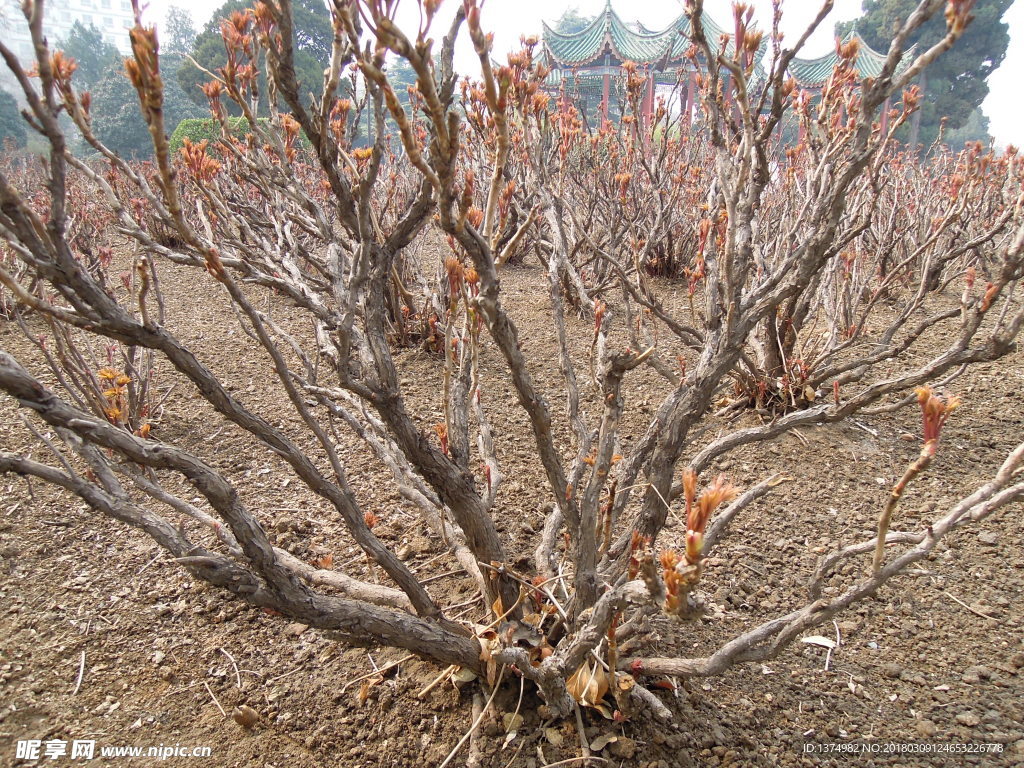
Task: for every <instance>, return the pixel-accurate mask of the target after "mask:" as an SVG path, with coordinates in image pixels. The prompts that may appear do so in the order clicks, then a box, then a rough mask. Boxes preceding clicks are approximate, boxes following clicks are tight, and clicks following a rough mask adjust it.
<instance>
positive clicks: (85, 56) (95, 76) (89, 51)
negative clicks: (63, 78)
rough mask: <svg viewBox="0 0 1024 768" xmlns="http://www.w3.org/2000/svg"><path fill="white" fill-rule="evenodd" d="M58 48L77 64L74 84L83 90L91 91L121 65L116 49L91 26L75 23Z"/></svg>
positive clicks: (119, 55)
mask: <svg viewBox="0 0 1024 768" xmlns="http://www.w3.org/2000/svg"><path fill="white" fill-rule="evenodd" d="M58 47H59V48H60V49H62V50H63V51H64V53H66V54H67V55H68V56H70V57H71V58H73V59H74V60H75V61H76V62H77V64H78V66H77V67H76V68H75V84H76V85H77V86H78V87H79V88H81V89H83V90H91V89H92V88H93V87H94V86H95V85H96V84H97V83H99V82H100V80H101V79H102V78H103V77H105V76H106V75H107V74H109V70H110V69H111V68H112V67H120V65H121V54H120V53H118V51H117V48H115V47H114V45H113V43H111V42H109V41H108V40H107V39H106V38H105V37H103V33H102V32H100V30H99V29H97V28H96V26H95V25H93V24H89V25H88V26H86V25H85V24H82V22H80V21H76V22H75V24H74V26H72V27H71V31H70V32H69V33H68V36H67V37H65V38H64V39H63V40H61V41H60V42H59V43H58Z"/></svg>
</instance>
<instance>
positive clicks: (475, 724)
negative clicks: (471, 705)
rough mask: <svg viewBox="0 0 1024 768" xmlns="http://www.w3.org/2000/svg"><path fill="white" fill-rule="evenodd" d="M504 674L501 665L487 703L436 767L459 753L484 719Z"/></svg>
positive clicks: (443, 766)
mask: <svg viewBox="0 0 1024 768" xmlns="http://www.w3.org/2000/svg"><path fill="white" fill-rule="evenodd" d="M504 675H505V667H502V668H501V671H500V672H498V679H497V680H495V681H494V688H493V689H491V695H490V697H489V698H488V699H487V703H486V704H484V706H483V709H481V710H480V714H478V715H477V716H476V717H475V718H474V719H473V724H472V725H471V726H469V730H468V731H466V733H465V735H464V736H463V737H462V738H461V739H459V743H458V744H456V745H455V746H454V747H453V748H452V751H451V752H449V753H448V757H446V758H445V759H444V760H443V761H442V762H441V764H440V765H439V766H437V768H445V766H447V765H448V763H450V762H451V761H452V758H454V757H455V755H457V754H458V753H459V750H460V749H462V745H463V744H465V743H466V742H467V741H469V738H470V736H472V735H473V732H474V731H476V729H477V728H479V727H480V722H481V721H482V720H483V719H484V714H485V713H486V712H487V710H488V709H490V708H491V703H492V702H493V701H494V697H495V696H497V695H498V688H499V687H500V686H501V678H502V677H504Z"/></svg>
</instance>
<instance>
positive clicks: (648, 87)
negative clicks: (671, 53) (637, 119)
mask: <svg viewBox="0 0 1024 768" xmlns="http://www.w3.org/2000/svg"><path fill="white" fill-rule="evenodd" d="M640 111H641V112H643V116H644V128H648V127H650V125H651V119H652V118H653V117H654V72H652V71H651V68H650V67H648V68H647V83H646V84H645V86H644V99H643V102H642V104H641V107H640Z"/></svg>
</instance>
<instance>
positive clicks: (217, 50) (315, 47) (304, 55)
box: [168, 0, 332, 114]
mask: <svg viewBox="0 0 1024 768" xmlns="http://www.w3.org/2000/svg"><path fill="white" fill-rule="evenodd" d="M252 4H253V3H252V0H228V2H226V3H224V5H222V6H221V7H220V8H218V9H217V11H216V12H215V13H214V14H213V17H212V18H211V19H210V20H209V21H208V22H207V23H206V26H205V27H204V28H203V31H202V32H201V33H200V34H199V35H198V37H196V38H195V40H194V44H193V47H192V52H191V56H192V58H193V59H195V61H196V62H197V63H198V64H200V66H202V67H203V68H205V69H208V70H209V71H210V72H216V71H217V68H218V67H219V66H221V65H222V64H223V63H224V41H223V40H222V39H221V35H220V25H221V22H222V21H224V20H225V19H227V18H228V17H229V16H231V14H232V13H234V12H235V11H245V10H246V9H248V8H249V7H251V6H252ZM292 12H293V15H294V25H295V26H294V33H295V34H294V45H295V73H296V75H297V76H298V79H299V87H300V89H301V91H302V92H303V93H305V94H307V95H308V94H311V93H319V92H320V89H321V86H322V84H323V82H322V81H323V71H324V68H325V67H326V66H327V65H328V64H329V63H330V52H331V40H332V32H331V22H330V16H329V15H328V13H327V8H326V7H325V6H324V5H323V4H322V3H320V2H318V0H296V1H295V2H294V3H292ZM168 71H173V70H168ZM177 75H178V76H177V80H178V84H179V85H180V86H181V88H182V90H183V91H184V93H185V95H186V96H187V97H188V98H189V99H191V100H192V101H193V102H194V103H196V104H198V105H201V106H203V107H205V106H207V100H206V97H205V96H204V95H203V92H202V90H200V86H202V85H203V84H204V83H206V82H208V81H209V80H210V76H209V75H208V74H206V73H205V72H203V71H202V70H201V69H200V68H199V67H196V65H195V64H193V63H192V62H191V61H188V60H187V59H186V60H185V61H183V62H182V63H181V64H180V65H178V71H177ZM260 90H261V92H262V93H263V94H264V99H263V102H262V103H263V104H264V105H265V103H266V102H265V94H266V77H265V75H264V74H263V73H262V67H261V74H260ZM227 106H228V109H229V111H230V112H231V113H232V114H241V112H240V111H239V110H238V109H237V108H236V107H235V106H234V105H227Z"/></svg>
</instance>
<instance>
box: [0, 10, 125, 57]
mask: <svg viewBox="0 0 1024 768" xmlns="http://www.w3.org/2000/svg"><path fill="white" fill-rule="evenodd" d="M43 14H44V15H43V31H44V32H45V33H46V37H47V39H48V40H49V41H50V46H51V47H54V45H55V43H56V42H57V41H58V40H62V39H63V38H65V37H67V35H68V33H69V32H70V31H71V27H72V26H73V25H74V23H75V22H76V21H80V22H81V23H82V24H83V25H84V26H89V25H90V24H91V25H93V26H94V27H96V28H97V29H98V30H100V32H102V33H103V37H104V38H106V39H107V40H108V41H109V42H110V43H112V44H113V45H114V47H115V48H117V50H119V51H120V52H121V53H123V54H125V55H127V54H128V53H130V52H131V45H130V44H129V42H128V30H129V29H130V28H131V27H132V26H133V25H134V24H135V17H134V16H133V15H132V4H131V1H130V0H47V2H46V3H45V4H44V6H43ZM0 37H2V38H3V41H4V44H5V45H7V47H8V48H10V49H12V50H13V51H14V52H15V53H16V54H17V55H18V57H19V58H20V59H21V60H22V61H23V62H24V61H28V60H30V59H32V39H31V37H30V36H29V33H28V24H27V23H26V22H25V16H24V15H23V14H22V12H21V2H20V0H0Z"/></svg>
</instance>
